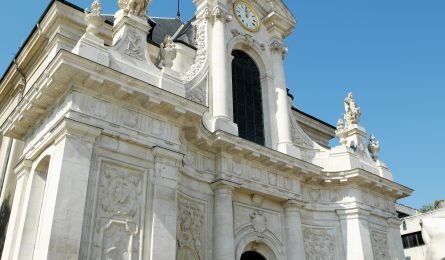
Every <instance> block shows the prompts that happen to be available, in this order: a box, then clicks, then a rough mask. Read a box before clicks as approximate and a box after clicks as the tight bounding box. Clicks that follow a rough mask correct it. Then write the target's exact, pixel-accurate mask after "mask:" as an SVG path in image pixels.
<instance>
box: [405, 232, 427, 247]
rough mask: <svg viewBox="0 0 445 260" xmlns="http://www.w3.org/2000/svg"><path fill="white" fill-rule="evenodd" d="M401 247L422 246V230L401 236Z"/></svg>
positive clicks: (423, 243)
mask: <svg viewBox="0 0 445 260" xmlns="http://www.w3.org/2000/svg"><path fill="white" fill-rule="evenodd" d="M402 243H403V248H405V249H406V248H411V247H416V246H423V245H425V242H423V238H422V232H420V231H419V232H415V233H410V234H406V235H403V236H402Z"/></svg>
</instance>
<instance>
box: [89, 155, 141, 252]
mask: <svg viewBox="0 0 445 260" xmlns="http://www.w3.org/2000/svg"><path fill="white" fill-rule="evenodd" d="M146 182H147V176H146V174H145V171H143V170H136V169H133V168H130V167H127V166H125V165H122V164H114V163H111V162H102V164H101V167H100V171H99V179H98V186H97V191H96V199H95V207H94V208H95V211H94V216H93V231H92V236H93V240H92V247H91V248H92V249H91V259H122V260H124V259H141V257H142V246H141V245H142V243H143V241H142V240H143V236H142V235H143V234H142V232H141V231H142V230H143V226H144V215H145V204H146V203H145V194H146V187H147V186H146Z"/></svg>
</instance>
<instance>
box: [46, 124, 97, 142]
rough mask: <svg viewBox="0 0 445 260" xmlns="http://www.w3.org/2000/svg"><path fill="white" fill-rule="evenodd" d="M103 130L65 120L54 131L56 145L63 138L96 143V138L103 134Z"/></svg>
mask: <svg viewBox="0 0 445 260" xmlns="http://www.w3.org/2000/svg"><path fill="white" fill-rule="evenodd" d="M102 130H103V129H101V128H98V127H94V126H91V125H87V124H84V123H82V122H78V121H75V120H72V119H69V118H65V119H63V120H62V121H61V122H60V123H59V124H58V125H57V126H56V127H55V128H54V129H53V133H54V136H55V143H56V144H57V143H59V142H60V141H61V140H62V139H63V138H66V137H74V138H76V139H81V140H83V141H87V142H90V143H94V141H95V140H96V137H97V136H99V135H100V134H101V133H102Z"/></svg>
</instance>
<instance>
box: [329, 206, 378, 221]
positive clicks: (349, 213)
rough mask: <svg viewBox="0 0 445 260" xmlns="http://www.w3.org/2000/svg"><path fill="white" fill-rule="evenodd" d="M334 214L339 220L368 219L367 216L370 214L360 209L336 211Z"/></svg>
mask: <svg viewBox="0 0 445 260" xmlns="http://www.w3.org/2000/svg"><path fill="white" fill-rule="evenodd" d="M336 213H337V215H338V216H339V217H340V219H355V218H362V219H368V216H369V215H371V213H370V212H369V211H368V210H364V209H360V208H353V209H337V210H336Z"/></svg>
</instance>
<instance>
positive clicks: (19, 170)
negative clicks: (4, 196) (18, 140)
mask: <svg viewBox="0 0 445 260" xmlns="http://www.w3.org/2000/svg"><path fill="white" fill-rule="evenodd" d="M31 167H32V161H31V160H27V159H22V160H20V162H19V163H18V164H17V165H16V166H15V168H14V173H15V174H16V175H17V178H18V177H20V176H22V175H23V174H25V173H29V172H30V171H31Z"/></svg>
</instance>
